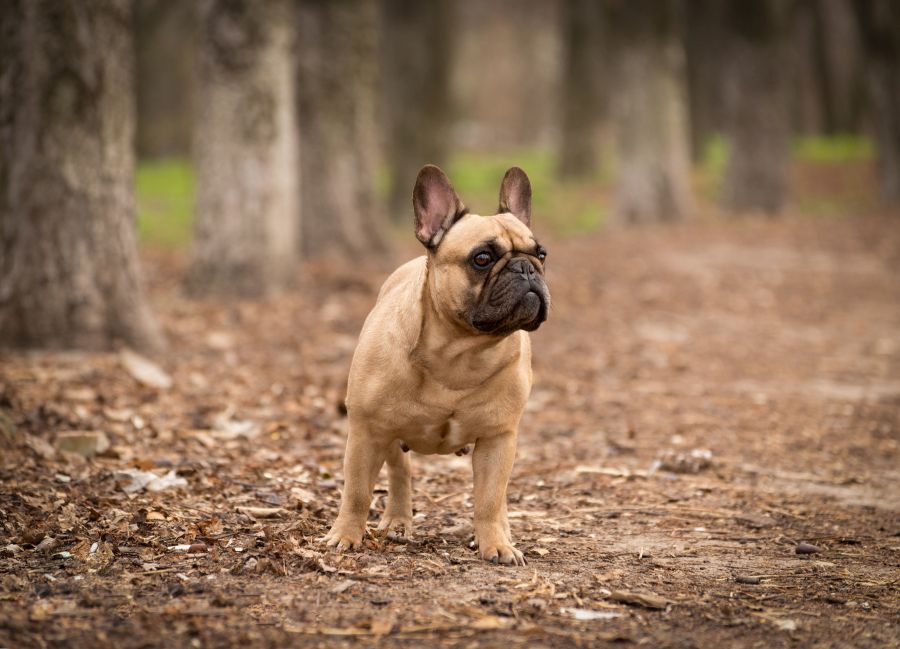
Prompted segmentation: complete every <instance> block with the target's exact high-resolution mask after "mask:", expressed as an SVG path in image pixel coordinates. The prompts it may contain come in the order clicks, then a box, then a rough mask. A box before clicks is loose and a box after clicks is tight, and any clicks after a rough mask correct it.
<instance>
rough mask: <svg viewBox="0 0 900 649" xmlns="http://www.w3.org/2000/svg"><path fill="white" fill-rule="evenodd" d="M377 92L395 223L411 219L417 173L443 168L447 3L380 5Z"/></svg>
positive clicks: (450, 16) (450, 9)
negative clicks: (379, 89)
mask: <svg viewBox="0 0 900 649" xmlns="http://www.w3.org/2000/svg"><path fill="white" fill-rule="evenodd" d="M380 4H381V23H382V28H381V34H382V38H381V39H380V47H381V60H382V72H381V87H382V92H381V96H382V110H383V111H384V121H385V124H386V129H385V130H386V131H387V154H388V158H389V159H388V164H389V166H390V171H391V187H390V199H389V202H388V209H389V213H390V215H391V219H392V220H394V221H395V222H403V223H405V222H407V221H408V220H409V219H410V218H411V214H412V211H411V210H412V207H411V206H412V203H411V198H410V197H411V196H412V187H413V185H414V184H415V181H416V175H417V174H418V173H419V169H420V168H421V167H422V166H423V165H425V164H427V163H431V164H436V165H443V164H445V163H446V155H447V144H448V141H449V136H450V126H451V116H452V112H453V111H452V109H453V106H452V103H451V94H450V68H451V59H452V45H453V40H454V38H453V36H454V34H453V31H454V25H455V20H454V12H455V7H454V6H453V4H452V3H451V1H450V0H430V1H429V2H422V1H421V0H382V2H381V3H380Z"/></svg>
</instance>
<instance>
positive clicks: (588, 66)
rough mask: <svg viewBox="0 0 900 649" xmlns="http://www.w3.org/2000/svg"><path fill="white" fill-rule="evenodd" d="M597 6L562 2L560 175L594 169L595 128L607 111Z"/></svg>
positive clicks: (587, 1)
mask: <svg viewBox="0 0 900 649" xmlns="http://www.w3.org/2000/svg"><path fill="white" fill-rule="evenodd" d="M601 14H602V11H601V5H600V4H599V3H597V2H596V0H564V2H563V9H562V18H561V20H560V26H561V28H562V30H563V34H562V39H561V40H562V43H563V70H562V74H563V79H562V93H561V98H562V107H561V113H562V139H561V148H560V153H559V175H560V176H562V177H564V178H574V177H586V176H590V175H591V174H594V173H595V172H596V171H597V168H598V165H599V161H600V155H599V151H598V130H599V127H600V125H601V122H602V119H603V116H604V115H603V113H604V110H605V105H604V103H605V102H604V97H603V94H604V88H605V87H606V83H607V77H608V70H607V69H606V66H605V63H606V53H605V52H604V50H603V48H602V43H603V42H604V41H605V34H604V33H603V16H602V15H601Z"/></svg>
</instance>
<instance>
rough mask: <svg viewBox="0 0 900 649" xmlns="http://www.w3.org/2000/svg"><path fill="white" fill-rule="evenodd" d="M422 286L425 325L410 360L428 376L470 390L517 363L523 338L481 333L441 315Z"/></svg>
mask: <svg viewBox="0 0 900 649" xmlns="http://www.w3.org/2000/svg"><path fill="white" fill-rule="evenodd" d="M428 281H429V278H428V277H427V276H426V278H425V282H424V283H423V285H422V296H421V304H422V323H421V326H420V329H419V335H418V338H417V340H416V344H415V346H414V347H413V349H412V351H411V353H410V360H411V361H412V362H413V363H414V364H415V365H417V366H418V367H420V368H421V369H422V370H423V371H424V372H425V373H426V375H427V376H428V377H429V378H431V379H433V380H435V381H437V382H439V383H441V384H442V385H444V386H445V387H447V388H449V389H454V390H464V389H470V388H472V387H475V386H478V385H480V384H482V383H484V382H485V381H487V380H489V379H490V378H491V377H492V376H494V375H496V374H498V373H499V372H500V371H502V370H503V369H504V368H505V367H507V366H509V365H512V364H514V363H515V362H516V361H518V359H519V356H520V354H521V344H522V343H521V340H520V335H519V334H518V333H517V332H516V333H513V334H511V335H508V336H492V335H488V334H478V333H475V332H473V331H472V329H471V328H468V327H466V326H465V325H464V324H462V323H460V322H458V321H456V320H455V319H453V318H451V317H449V316H448V315H447V314H445V313H443V312H441V310H440V309H438V307H437V305H436V304H435V303H434V300H433V299H432V297H431V291H430V290H429V285H428Z"/></svg>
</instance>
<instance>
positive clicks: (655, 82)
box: [605, 0, 692, 223]
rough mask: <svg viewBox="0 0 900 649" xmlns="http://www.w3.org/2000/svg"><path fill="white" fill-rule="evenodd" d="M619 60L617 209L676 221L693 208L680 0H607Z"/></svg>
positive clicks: (639, 218)
mask: <svg viewBox="0 0 900 649" xmlns="http://www.w3.org/2000/svg"><path fill="white" fill-rule="evenodd" d="M605 7H606V11H607V20H608V28H609V30H610V32H611V36H612V40H613V47H614V53H613V57H614V59H615V63H616V73H615V79H616V85H615V88H616V93H615V96H614V98H613V122H614V128H615V132H616V145H617V146H616V150H617V155H618V160H617V163H618V178H617V188H616V191H617V201H616V216H617V218H618V220H620V221H622V222H625V223H642V222H655V221H671V220H676V219H679V218H682V217H683V216H685V215H686V214H687V213H688V212H689V211H690V209H691V202H692V201H691V191H690V183H689V167H690V162H689V158H688V130H687V117H686V105H685V101H686V100H685V94H686V91H685V79H684V55H683V50H682V49H681V47H680V46H681V39H680V38H679V37H678V24H677V20H678V18H679V16H678V13H677V9H678V4H677V3H676V2H675V1H674V0H608V1H607V2H606V5H605Z"/></svg>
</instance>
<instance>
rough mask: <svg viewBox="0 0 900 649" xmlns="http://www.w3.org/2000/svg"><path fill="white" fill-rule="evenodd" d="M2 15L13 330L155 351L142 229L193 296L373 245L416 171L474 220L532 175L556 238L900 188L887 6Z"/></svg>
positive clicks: (817, 0)
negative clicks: (504, 188)
mask: <svg viewBox="0 0 900 649" xmlns="http://www.w3.org/2000/svg"><path fill="white" fill-rule="evenodd" d="M3 20H4V22H3V32H4V52H3V59H4V62H3V66H4V67H3V69H2V74H3V86H2V94H3V97H2V98H3V110H4V121H3V130H2V131H0V133H2V138H3V146H4V160H3V167H2V173H0V181H2V183H3V186H4V187H5V190H4V191H5V194H4V203H3V211H2V213H0V214H2V224H3V227H2V230H0V232H2V236H3V240H4V246H5V252H6V254H5V255H4V257H5V260H4V264H5V265H4V266H3V270H4V275H5V276H6V277H5V283H6V287H5V289H4V295H5V296H8V298H6V299H5V300H4V306H3V307H2V308H0V331H3V332H5V333H6V337H7V338H8V339H9V340H11V341H13V342H12V344H13V346H17V345H18V346H23V345H24V346H38V347H40V346H46V345H50V346H63V347H65V346H75V347H79V346H87V347H103V346H106V345H109V344H110V343H111V342H112V340H113V339H114V338H119V339H124V340H126V341H130V342H131V343H132V344H136V345H149V346H154V345H157V344H159V342H160V341H161V338H160V336H159V334H158V332H157V331H153V329H154V327H148V326H146V325H142V324H141V323H142V322H150V321H151V319H152V316H151V315H150V314H149V310H147V308H146V306H145V305H144V299H143V297H141V289H140V284H141V280H140V275H141V272H140V270H139V268H138V264H137V261H136V258H135V246H134V244H133V242H132V241H131V240H132V239H133V238H134V237H133V234H132V230H133V223H134V221H135V218H136V223H137V235H138V236H137V241H138V244H139V245H140V246H141V247H142V248H143V249H144V250H153V249H155V250H169V251H174V252H177V253H181V254H182V255H183V258H184V259H185V260H186V263H187V268H186V270H185V277H184V286H185V288H186V290H187V291H188V292H189V293H190V294H192V295H194V296H205V295H222V296H241V297H253V296H263V295H267V294H271V293H273V292H277V291H279V290H281V289H282V288H286V287H289V286H291V285H292V284H295V280H296V278H297V273H298V270H297V266H296V264H297V262H298V261H301V260H310V261H314V260H317V259H318V260H326V259H330V260H332V261H336V260H337V261H343V262H345V263H346V261H347V260H348V259H352V260H354V262H361V261H363V260H367V261H377V260H379V259H382V260H383V259H388V260H393V259H395V258H394V257H392V252H394V251H396V250H398V248H397V245H396V244H397V242H401V244H400V245H401V247H402V245H403V244H402V242H403V241H408V240H409V239H410V237H409V236H408V230H409V223H410V220H411V210H410V198H409V197H410V193H411V188H412V185H413V182H414V178H415V175H416V172H417V170H418V169H419V168H420V167H421V166H422V165H423V164H424V163H435V164H438V165H441V166H444V167H446V169H447V171H448V172H449V174H450V177H451V178H452V179H453V181H454V183H455V184H456V187H457V189H458V191H459V193H460V194H461V195H462V196H463V199H464V200H465V201H466V202H468V203H469V207H470V208H471V209H472V210H473V211H475V212H480V213H490V212H492V211H493V210H494V208H495V205H494V203H495V202H496V193H497V187H496V186H497V181H498V179H499V178H500V177H501V176H502V173H503V171H504V170H505V169H506V168H507V167H509V166H511V165H513V164H516V165H519V166H521V167H523V168H525V169H526V171H527V172H528V173H529V174H530V176H531V179H532V182H533V185H534V187H535V192H534V195H535V203H536V204H535V211H536V214H537V215H538V222H539V223H540V224H541V228H542V229H543V230H544V232H546V233H549V234H555V235H559V236H563V237H569V236H578V235H583V234H586V233H590V232H593V231H597V230H598V229H601V228H606V227H623V226H624V227H627V226H634V225H645V224H653V223H664V222H676V221H683V220H689V219H696V218H700V217H710V218H719V219H728V218H731V217H734V216H739V215H746V214H757V215H760V214H761V215H767V216H770V217H777V216H779V215H782V214H785V213H790V214H795V215H798V214H802V215H804V216H806V217H809V218H834V217H847V216H851V215H855V214H866V213H873V212H875V211H879V210H885V209H888V210H890V209H896V205H897V202H898V200H900V180H898V178H900V162H898V160H900V135H898V132H900V126H898V120H900V118H898V115H900V100H898V93H900V83H898V75H900V72H898V70H900V67H898V40H900V39H898V29H900V28H898V24H900V19H898V6H897V4H896V3H895V2H892V1H890V0H765V1H761V2H755V3H752V4H751V5H748V4H746V3H742V2H737V1H736V0H735V1H723V2H717V1H714V0H659V1H656V0H637V1H633V2H626V1H625V0H604V1H600V0H597V1H594V2H592V1H589V0H486V1H476V0H434V1H433V2H413V1H409V0H338V1H332V2H326V1H324V0H308V1H307V0H296V1H291V0H273V1H271V2H265V3H253V2H243V1H241V0H203V1H198V2H186V1H178V0H135V2H133V3H132V2H126V1H125V0H118V1H114V0H106V1H100V0H98V1H97V2H90V3H84V4H82V3H75V2H60V3H52V2H37V3H31V2H12V3H7V6H6V7H5V9H4V12H3ZM135 206H136V207H135ZM78 219H90V220H91V222H92V223H95V224H96V225H97V227H96V228H95V229H94V232H93V234H91V232H89V231H88V230H87V229H84V228H82V229H79V228H78V227H77V226H73V225H72V223H73V222H75V221H77V220H78ZM47 229H49V230H52V231H54V232H56V233H57V236H56V239H55V240H54V242H53V243H50V242H48V240H47V237H46V234H45V232H44V231H45V230H47ZM101 230H104V231H105V234H101V233H100V231H101ZM113 241H116V242H118V243H113ZM76 242H78V243H77V245H76ZM82 244H83V245H82ZM65 247H69V248H71V249H74V250H80V251H82V253H83V254H78V255H65V254H56V255H53V254H49V253H50V251H52V250H55V251H56V252H60V250H59V249H62V248H65ZM404 254H406V253H404ZM98 259H103V260H104V263H105V265H104V264H98V263H96V261H97V260H98ZM107 272H111V273H117V274H119V275H121V276H122V277H121V278H120V279H117V280H116V281H112V282H110V281H108V280H105V279H100V278H99V276H100V275H102V274H104V273H107ZM301 272H302V271H301ZM74 277H78V278H79V281H77V282H76V281H74V280H73V279H72V278H74ZM45 280H47V281H45ZM38 294H41V295H45V296H46V299H43V300H32V299H31V298H32V297H33V296H35V295H38ZM61 303H68V304H69V306H68V307H65V308H63V307H61V306H50V305H53V304H56V305H59V304H61ZM73 305H74V306H73ZM129 310H130V311H131V312H132V315H128V314H126V313H123V312H126V311H129ZM137 311H141V312H145V313H144V314H143V315H141V316H139V317H133V313H134V312H137ZM36 322H39V323H41V324H40V326H36V325H35V323H36Z"/></svg>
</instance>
